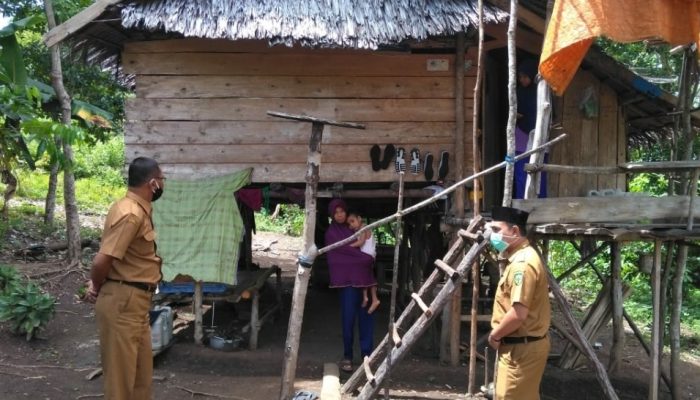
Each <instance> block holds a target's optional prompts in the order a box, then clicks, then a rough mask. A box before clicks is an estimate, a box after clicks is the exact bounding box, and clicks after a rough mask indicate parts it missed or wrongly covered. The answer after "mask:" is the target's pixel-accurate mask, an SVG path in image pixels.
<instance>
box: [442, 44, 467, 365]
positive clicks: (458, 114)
mask: <svg viewBox="0 0 700 400" xmlns="http://www.w3.org/2000/svg"><path fill="white" fill-rule="evenodd" d="M456 39H457V40H456V41H457V45H456V46H457V52H456V55H455V57H456V60H455V125H456V127H455V159H456V162H455V163H456V164H457V165H456V166H455V177H456V178H457V180H461V179H462V178H464V134H465V131H464V32H459V33H457V38H456ZM452 212H453V213H454V215H455V216H456V217H457V218H464V186H463V185H462V186H460V187H458V188H457V190H455V195H454V202H453V205H452ZM450 310H451V312H450V313H449V317H450V320H449V328H450V335H449V339H450V344H449V349H450V351H449V354H450V366H452V367H456V366H458V365H459V342H460V337H461V328H462V322H461V316H462V285H457V286H456V287H455V291H454V292H453V293H452V301H451V304H450ZM443 329H444V328H443Z"/></svg>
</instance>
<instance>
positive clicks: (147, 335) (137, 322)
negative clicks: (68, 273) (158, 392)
mask: <svg viewBox="0 0 700 400" xmlns="http://www.w3.org/2000/svg"><path fill="white" fill-rule="evenodd" d="M150 308H151V293H148V292H146V291H145V290H141V289H138V288H135V287H131V286H127V285H123V284H120V283H117V282H110V281H107V282H105V284H104V286H102V288H101V290H100V294H99V296H98V297H97V303H96V305H95V314H96V316H97V325H98V328H99V330H100V353H101V356H102V370H103V374H104V391H105V399H106V400H150V399H151V398H152V393H151V381H152V379H153V354H152V351H151V326H150V323H149V318H148V311H149V310H150Z"/></svg>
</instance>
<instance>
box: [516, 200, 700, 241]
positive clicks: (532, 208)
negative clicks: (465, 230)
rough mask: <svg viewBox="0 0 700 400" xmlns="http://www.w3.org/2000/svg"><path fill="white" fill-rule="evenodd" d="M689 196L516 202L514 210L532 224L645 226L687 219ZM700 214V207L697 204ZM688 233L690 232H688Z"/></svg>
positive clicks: (698, 213) (694, 206)
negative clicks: (656, 222) (520, 210)
mask: <svg viewBox="0 0 700 400" xmlns="http://www.w3.org/2000/svg"><path fill="white" fill-rule="evenodd" d="M689 203H690V197H689V196H666V197H647V196H598V197H560V198H549V199H532V200H514V201H513V204H514V207H517V208H520V209H522V210H524V211H527V212H529V213H530V216H529V218H528V224H534V225H537V224H546V223H572V224H575V223H596V222H598V223H608V224H610V223H616V222H631V223H639V224H645V223H649V222H652V221H657V220H670V219H674V218H683V219H685V218H687V217H688V208H689ZM693 210H694V212H695V215H700V204H698V203H695V204H694V205H693ZM687 232H688V231H686V233H687Z"/></svg>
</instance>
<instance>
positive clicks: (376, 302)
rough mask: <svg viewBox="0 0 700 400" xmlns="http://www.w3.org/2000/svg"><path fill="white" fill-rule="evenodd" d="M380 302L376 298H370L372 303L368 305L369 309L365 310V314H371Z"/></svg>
mask: <svg viewBox="0 0 700 400" xmlns="http://www.w3.org/2000/svg"><path fill="white" fill-rule="evenodd" d="M380 303H381V302H380V301H379V300H377V299H374V300H372V305H370V306H369V309H368V310H367V314H372V313H373V312H374V310H376V309H377V308H378V307H379V304H380Z"/></svg>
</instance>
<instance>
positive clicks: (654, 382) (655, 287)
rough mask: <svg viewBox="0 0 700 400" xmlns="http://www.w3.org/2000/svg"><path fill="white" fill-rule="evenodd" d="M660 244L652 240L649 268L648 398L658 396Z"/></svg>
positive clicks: (651, 399) (655, 398)
mask: <svg viewBox="0 0 700 400" xmlns="http://www.w3.org/2000/svg"><path fill="white" fill-rule="evenodd" d="M661 246H662V242H661V241H660V240H656V241H654V265H653V266H652V270H651V295H652V310H653V323H652V328H651V355H650V358H651V372H650V374H651V376H650V377H649V400H657V399H658V398H659V370H660V364H659V362H660V358H659V326H660V325H661V321H660V320H659V316H660V315H661V313H660V309H659V305H660V300H661V293H659V292H660V290H661Z"/></svg>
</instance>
